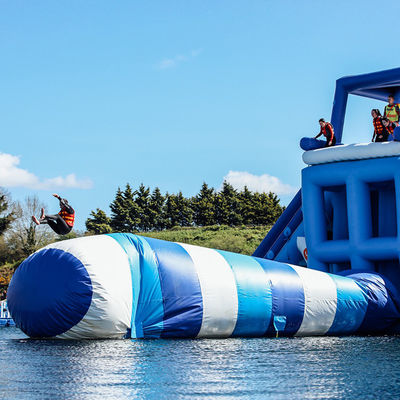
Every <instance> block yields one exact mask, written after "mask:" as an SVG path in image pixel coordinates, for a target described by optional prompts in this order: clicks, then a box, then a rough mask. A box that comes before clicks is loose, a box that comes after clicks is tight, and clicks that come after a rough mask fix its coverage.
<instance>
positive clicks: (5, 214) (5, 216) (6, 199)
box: [0, 188, 14, 236]
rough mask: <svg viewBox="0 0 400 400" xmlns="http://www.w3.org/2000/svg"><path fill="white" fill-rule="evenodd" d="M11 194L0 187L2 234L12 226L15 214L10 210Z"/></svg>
mask: <svg viewBox="0 0 400 400" xmlns="http://www.w3.org/2000/svg"><path fill="white" fill-rule="evenodd" d="M10 203H11V201H10V196H9V194H8V193H7V192H6V191H4V190H3V189H1V188H0V236H1V235H2V234H3V233H4V232H5V231H6V230H7V229H8V228H9V227H10V225H11V222H12V221H13V220H14V214H13V212H12V211H11V210H10V208H11V207H10Z"/></svg>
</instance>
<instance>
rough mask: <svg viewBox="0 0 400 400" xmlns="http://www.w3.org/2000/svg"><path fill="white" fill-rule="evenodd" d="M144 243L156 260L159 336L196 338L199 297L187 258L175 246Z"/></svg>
mask: <svg viewBox="0 0 400 400" xmlns="http://www.w3.org/2000/svg"><path fill="white" fill-rule="evenodd" d="M145 240H146V241H147V242H148V243H149V244H150V246H151V248H152V249H153V250H154V252H155V255H156V258H157V260H158V268H159V269H158V270H159V274H160V280H161V290H162V294H163V299H164V326H163V331H162V333H161V337H196V336H197V334H198V333H199V331H200V328H201V323H202V319H203V298H202V294H201V288H200V283H199V279H198V276H197V273H196V269H195V266H194V264H193V261H192V259H191V257H190V256H189V254H188V253H187V252H186V250H185V249H184V248H183V247H182V246H180V245H179V244H177V243H171V242H165V241H161V240H157V239H151V238H146V239H145Z"/></svg>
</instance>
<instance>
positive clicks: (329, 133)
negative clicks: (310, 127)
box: [314, 118, 336, 147]
mask: <svg viewBox="0 0 400 400" xmlns="http://www.w3.org/2000/svg"><path fill="white" fill-rule="evenodd" d="M318 122H319V125H320V126H321V130H320V131H319V133H318V135H317V136H315V138H314V139H318V138H319V137H320V136H321V135H324V136H325V137H326V145H325V147H330V146H334V145H335V144H336V138H335V133H334V131H333V126H332V124H331V123H330V122H325V120H324V119H323V118H321V119H320V120H319V121H318Z"/></svg>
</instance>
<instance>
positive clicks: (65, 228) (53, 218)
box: [40, 199, 74, 235]
mask: <svg viewBox="0 0 400 400" xmlns="http://www.w3.org/2000/svg"><path fill="white" fill-rule="evenodd" d="M60 207H61V209H64V210H65V211H67V213H69V214H73V213H74V209H73V208H72V207H71V206H70V205H69V204H67V203H66V202H65V199H60ZM40 223H41V224H48V225H49V226H50V228H51V229H53V231H54V232H55V233H57V234H58V235H66V234H67V233H70V232H71V230H72V226H69V225H68V224H67V223H66V222H65V221H64V220H63V219H62V217H61V215H59V214H55V215H46V216H45V217H44V219H41V220H40Z"/></svg>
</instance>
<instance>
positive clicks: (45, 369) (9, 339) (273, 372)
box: [0, 328, 400, 400]
mask: <svg viewBox="0 0 400 400" xmlns="http://www.w3.org/2000/svg"><path fill="white" fill-rule="evenodd" d="M0 398H1V399H126V398H140V399H142V398H143V399H210V398H217V399H268V398H271V399H340V398H347V399H363V400H364V399H393V398H400V337H387V336H385V337H345V338H334V337H317V338H294V339H266V338H265V339H219V340H112V341H108V340H101V341H100V340H93V341H55V340H30V339H27V338H26V337H25V336H24V335H23V334H22V333H21V331H19V330H18V329H16V328H0Z"/></svg>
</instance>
